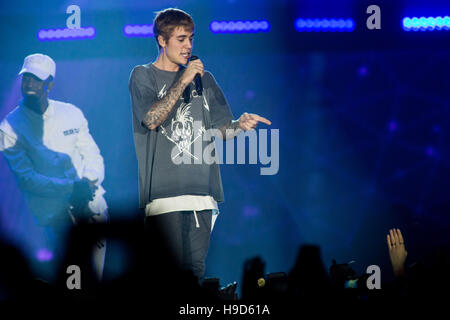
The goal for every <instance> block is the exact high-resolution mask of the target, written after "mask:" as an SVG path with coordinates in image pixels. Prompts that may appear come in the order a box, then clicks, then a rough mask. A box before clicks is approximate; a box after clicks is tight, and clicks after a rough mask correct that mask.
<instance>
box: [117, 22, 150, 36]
mask: <svg viewBox="0 0 450 320" xmlns="http://www.w3.org/2000/svg"><path fill="white" fill-rule="evenodd" d="M123 33H124V34H125V35H126V36H127V37H153V36H154V34H153V24H135V25H131V24H127V25H126V26H125V27H124V28H123Z"/></svg>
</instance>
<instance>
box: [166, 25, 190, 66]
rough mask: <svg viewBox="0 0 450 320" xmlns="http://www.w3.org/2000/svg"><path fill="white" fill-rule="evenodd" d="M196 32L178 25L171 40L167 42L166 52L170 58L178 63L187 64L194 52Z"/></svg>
mask: <svg viewBox="0 0 450 320" xmlns="http://www.w3.org/2000/svg"><path fill="white" fill-rule="evenodd" d="M193 43H194V33H193V31H192V30H191V31H189V30H186V29H184V28H183V27H177V28H175V29H174V30H173V32H172V35H171V36H170V38H169V40H168V41H166V42H165V44H166V47H165V54H166V57H167V58H168V60H169V61H170V62H171V63H173V64H176V65H180V64H183V65H184V64H187V63H188V61H189V58H190V57H191V53H192V45H193Z"/></svg>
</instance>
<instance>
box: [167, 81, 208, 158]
mask: <svg viewBox="0 0 450 320" xmlns="http://www.w3.org/2000/svg"><path fill="white" fill-rule="evenodd" d="M164 88H165V86H164V87H163V89H164ZM163 89H161V91H160V93H161V92H163ZM164 95H165V93H164V94H163V96H164ZM191 107H192V103H187V104H186V103H184V102H182V103H181V105H180V106H179V107H178V109H177V111H176V114H175V117H174V118H172V121H171V124H170V128H169V125H168V126H167V127H164V126H162V125H161V133H162V134H163V135H164V136H165V137H166V138H167V139H168V140H169V141H171V142H172V143H174V144H175V145H176V146H177V148H178V152H177V153H176V154H175V155H174V156H173V157H172V160H174V159H175V158H177V157H179V156H181V155H182V154H183V152H184V153H186V154H187V155H189V156H190V157H192V158H194V159H195V160H199V159H198V157H196V156H195V155H193V154H192V153H191V145H192V144H193V143H194V142H195V141H196V140H197V139H201V137H202V135H203V133H204V132H205V131H206V130H205V127H204V126H203V125H202V126H201V127H200V128H198V129H196V128H195V126H194V117H192V114H191ZM169 132H170V133H169Z"/></svg>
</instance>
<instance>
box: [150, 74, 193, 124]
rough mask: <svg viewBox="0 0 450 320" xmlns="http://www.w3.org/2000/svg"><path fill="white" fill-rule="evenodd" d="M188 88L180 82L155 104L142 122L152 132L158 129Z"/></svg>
mask: <svg viewBox="0 0 450 320" xmlns="http://www.w3.org/2000/svg"><path fill="white" fill-rule="evenodd" d="M185 88H186V84H184V83H183V82H181V81H180V80H178V81H177V82H176V83H175V84H174V85H173V87H172V88H170V90H169V91H168V92H167V94H166V95H165V96H164V98H162V99H161V100H159V101H157V102H155V103H154V104H153V105H152V107H151V108H150V110H149V111H148V112H147V114H146V115H145V116H144V118H143V119H142V122H143V123H144V124H145V126H146V127H147V128H149V129H150V130H154V129H156V128H157V127H158V126H159V125H160V124H161V123H163V122H164V120H166V119H167V116H168V115H169V113H170V111H172V109H173V107H174V106H175V104H176V103H177V101H178V99H180V96H181V94H182V93H183V91H184V89H185Z"/></svg>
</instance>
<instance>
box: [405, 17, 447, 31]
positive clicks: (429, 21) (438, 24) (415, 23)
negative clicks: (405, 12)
mask: <svg viewBox="0 0 450 320" xmlns="http://www.w3.org/2000/svg"><path fill="white" fill-rule="evenodd" d="M402 27H403V30H405V31H436V30H450V17H449V16H445V17H441V16H439V17H428V18H425V17H420V18H418V17H412V18H409V17H405V18H403V19H402Z"/></svg>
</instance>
